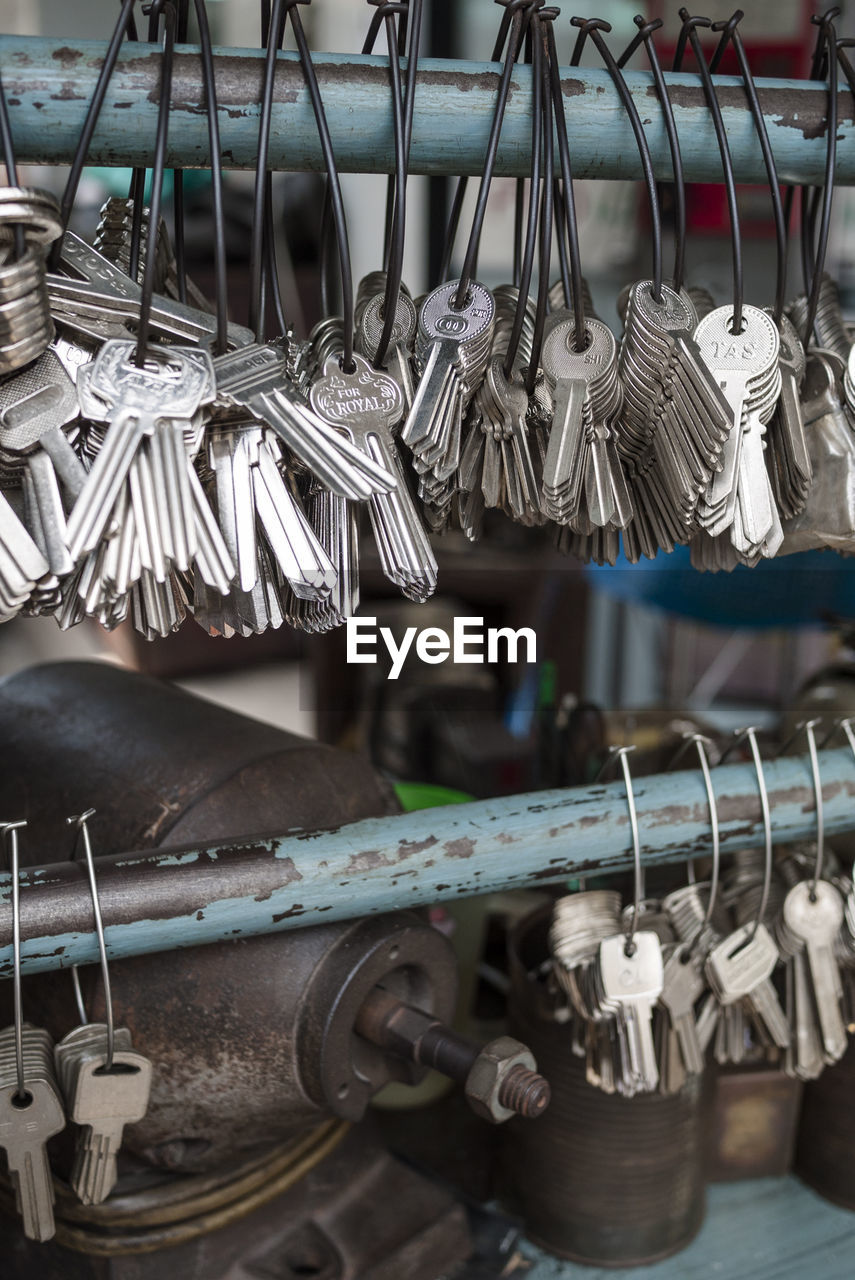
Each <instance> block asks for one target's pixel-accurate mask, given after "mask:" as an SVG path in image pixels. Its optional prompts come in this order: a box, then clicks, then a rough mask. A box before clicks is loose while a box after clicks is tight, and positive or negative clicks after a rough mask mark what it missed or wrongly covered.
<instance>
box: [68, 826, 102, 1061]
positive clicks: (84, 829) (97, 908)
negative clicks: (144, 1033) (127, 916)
mask: <svg viewBox="0 0 855 1280" xmlns="http://www.w3.org/2000/svg"><path fill="white" fill-rule="evenodd" d="M94 814H95V810H94V809H87V810H86V812H85V813H81V814H78V815H76V816H75V817H72V818H66V820H65V821H66V823H67V824H68V825H69V826H71V825H72V824H73V825H75V826H76V827H77V834H78V835H82V837H83V849H84V853H85V856H86V872H87V875H88V877H89V891H90V893H91V894H92V913H93V915H94V917H95V932H96V934H97V936H98V954H99V955H100V957H101V982H102V985H103V987H104V1006H105V1009H106V1021H107V1060H106V1062H105V1064H104V1070H105V1071H107V1072H110V1071H112V1069H113V1047H114V1029H113V993H112V990H111V987H110V966H109V964H108V963H107V942H106V939H105V937H104V922H103V920H102V918H101V900H100V897H99V894H98V882H97V880H96V878H95V859H94V858H93V856H92V842H91V840H90V839H89V827H88V826H87V822H88V820H89V818H91V817H93V816H94ZM76 843H77V841H76V839H75V845H76ZM74 856H75V850H72V854H71V857H72V861H73V860H74ZM71 977H72V981H73V983H74V994H75V996H76V999H77V1008H78V1010H79V1012H80V1020H81V1022H83V1023H86V1022H88V1018H87V1017H86V1007H85V1005H84V1003H83V992H82V991H81V989H80V975H79V973H78V971H77V965H72V968H71Z"/></svg>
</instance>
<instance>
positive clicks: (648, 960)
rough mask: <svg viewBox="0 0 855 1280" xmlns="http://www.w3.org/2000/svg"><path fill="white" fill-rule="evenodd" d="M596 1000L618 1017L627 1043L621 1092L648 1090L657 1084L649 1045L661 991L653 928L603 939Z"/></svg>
mask: <svg viewBox="0 0 855 1280" xmlns="http://www.w3.org/2000/svg"><path fill="white" fill-rule="evenodd" d="M596 981H597V986H598V989H599V1002H600V1005H601V1007H602V1008H604V1009H609V1010H611V1011H612V1013H613V1014H614V1016H615V1019H616V1020H617V1024H618V1027H619V1029H620V1031H621V1033H622V1038H623V1039H624V1042H625V1044H626V1050H627V1064H626V1070H625V1071H624V1074H623V1080H622V1088H621V1092H622V1093H623V1094H624V1095H625V1096H627V1097H632V1096H633V1095H634V1094H636V1093H652V1092H653V1091H654V1090H655V1089H656V1087H657V1086H658V1084H659V1067H658V1063H657V1061H656V1050H655V1047H654V1043H653V1010H654V1007H655V1005H656V1003H657V1001H658V1000H659V997H660V996H661V995H662V986H663V981H664V971H663V963H662V944H661V943H660V941H659V938H658V936H657V935H656V934H655V933H653V932H652V931H648V930H636V931H635V932H634V933H633V934H632V936H631V938H630V937H627V935H626V934H623V933H618V934H614V935H613V936H612V937H610V938H604V939H603V940H602V942H601V943H600V949H599V953H598V955H597V966H596Z"/></svg>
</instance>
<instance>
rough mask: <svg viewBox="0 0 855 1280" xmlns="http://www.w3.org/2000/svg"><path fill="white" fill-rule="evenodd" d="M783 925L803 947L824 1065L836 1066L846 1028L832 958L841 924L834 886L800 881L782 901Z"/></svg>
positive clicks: (837, 893)
mask: <svg viewBox="0 0 855 1280" xmlns="http://www.w3.org/2000/svg"><path fill="white" fill-rule="evenodd" d="M783 921H784V924H785V925H786V928H787V930H788V932H789V934H790V935H791V936H792V938H793V939H794V940H795V942H796V944H797V945H798V944H800V945H801V946H803V947H804V949H805V952H806V955H807V962H808V969H809V972H810V985H811V989H812V991H813V997H814V1000H815V1001H816V1011H817V1016H818V1019H819V1028H820V1034H821V1038H822V1044H823V1048H824V1052H825V1060H826V1062H837V1061H838V1059H839V1058H841V1057H842V1056H843V1054H844V1053H845V1051H846V1025H845V1023H844V1021H843V1016H842V1013H841V1008H840V1004H841V1000H842V996H843V988H842V985H841V982H840V972H839V969H838V967H837V961H836V960H835V958H834V944H835V941H836V938H837V935H838V933H839V931H840V927H841V925H842V924H843V899H842V898H841V896H840V894H839V892H838V891H837V889H835V887H834V885H832V884H829V883H828V882H827V881H826V880H817V881H816V883H815V884H813V885H811V884H810V883H809V882H808V881H806V880H804V881H802V882H801V883H799V884H797V885H795V886H794V887H793V888H792V889H790V891H789V893H788V894H787V896H786V898H785V899H784V907H783Z"/></svg>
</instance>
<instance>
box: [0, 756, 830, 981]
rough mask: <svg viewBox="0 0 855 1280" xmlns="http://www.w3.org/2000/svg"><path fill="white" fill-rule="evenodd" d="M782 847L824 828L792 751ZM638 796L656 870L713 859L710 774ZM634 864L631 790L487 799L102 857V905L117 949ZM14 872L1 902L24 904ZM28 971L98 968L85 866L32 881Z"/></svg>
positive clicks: (651, 781)
mask: <svg viewBox="0 0 855 1280" xmlns="http://www.w3.org/2000/svg"><path fill="white" fill-rule="evenodd" d="M820 776H821V778H822V783H823V808H824V817H825V830H826V833H827V834H828V835H833V834H834V833H836V832H840V831H847V830H851V829H852V827H853V825H855V805H853V800H855V759H853V755H852V752H851V751H850V750H849V749H848V748H847V749H845V750H836V751H824V752H822V753H820ZM765 777H766V784H767V788H768V792H769V803H770V806H771V812H772V826H773V838H774V840H775V841H776V842H777V843H791V842H793V841H797V840H805V839H810V838H811V837H812V836H813V835H814V833H815V829H816V815H815V808H814V792H813V785H812V782H811V772H810V762H809V759H808V757H806V756H789V757H785V758H783V759H780V760H773V761H770V762H769V763H768V764H767V765H766V766H765ZM713 782H714V786H715V792H716V798H717V808H718V816H719V823H720V828H721V847H722V850H723V851H724V852H729V851H732V850H734V849H741V848H745V847H746V846H750V845H758V844H762V842H763V826H762V819H761V810H760V799H759V795H758V790H757V780H756V775H755V773H754V767H753V765H750V764H735V765H724V766H722V767H719V768H718V769H716V770H714V772H713ZM635 801H636V807H637V811H638V823H639V830H640V835H641V848H642V856H643V859H644V861H645V862H646V863H648V864H652V863H656V862H676V861H685V859H686V858H688V857H689V856H693V855H694V856H702V855H704V854H706V853H708V851H709V847H710V826H709V810H708V807H707V794H706V790H705V787H704V783H703V778H702V775H701V773H700V772H694V771H685V772H674V773H665V774H657V775H654V776H652V777H647V778H640V779H638V781H637V782H636V784H635ZM631 865H632V844H631V836H630V830H629V821H628V816H627V804H626V796H625V793H624V790H623V784H622V783H609V784H608V785H600V786H593V787H577V788H569V789H567V790H563V791H541V792H534V793H532V794H529V795H521V796H508V797H502V798H499V799H494V800H481V801H476V802H474V803H471V804H464V805H452V806H449V807H447V808H439V809H425V810H420V811H418V812H416V813H409V814H400V815H396V816H394V817H387V818H372V819H368V820H365V821H362V822H356V823H353V824H351V825H349V826H345V827H341V828H339V829H338V830H335V831H321V832H301V833H300V834H298V835H294V834H286V835H282V836H276V837H272V838H270V839H266V840H257V841H249V840H246V841H242V842H240V843H237V842H235V843H231V844H226V845H221V846H216V847H210V848H205V849H194V850H188V851H186V852H175V851H172V852H157V851H151V852H148V853H137V854H132V853H131V854H117V855H114V856H112V857H102V858H99V859H98V888H99V898H100V904H101V912H102V915H103V919H104V925H105V928H106V933H107V941H108V949H109V952H110V954H111V955H112V956H116V957H119V956H131V955H143V954H145V953H147V952H152V951H167V950H170V949H171V948H177V947H193V946H200V945H202V944H204V943H208V942H218V941H224V940H231V939H233V938H235V937H249V936H252V935H254V934H262V933H273V932H277V931H279V930H283V929H294V928H303V927H306V926H308V925H312V924H326V923H329V922H330V921H333V920H342V919H349V918H352V917H357V916H362V915H372V914H376V913H379V912H384V911H394V910H397V909H400V908H404V907H417V906H424V905H427V904H429V903H434V902H442V901H446V902H447V901H452V902H453V901H456V900H457V899H458V898H460V897H467V896H474V895H477V894H484V893H491V892H494V891H498V890H502V889H518V888H521V887H524V886H526V885H532V884H560V883H561V882H562V881H566V880H567V879H568V878H572V877H576V876H579V875H584V874H585V873H590V872H592V871H594V870H596V871H597V872H607V871H617V870H622V869H624V868H626V867H629V866H631ZM10 897H11V885H10V877H9V875H8V874H5V875H3V876H0V904H2V905H3V906H4V907H5V906H6V905H7V904H8V903H9V902H10ZM20 901H21V937H22V957H23V970H24V972H38V971H45V970H50V969H60V968H65V967H67V966H69V965H71V964H91V963H95V962H97V960H98V949H97V938H96V935H95V933H94V932H93V929H94V924H93V918H92V902H91V898H90V894H89V887H88V883H87V881H86V872H85V868H84V866H83V864H82V863H81V862H74V863H72V862H68V861H67V862H63V863H57V864H54V865H53V866H50V867H45V868H42V869H31V870H29V871H27V872H24V873H22V875H21V895H20ZM11 965H12V947H11V911H9V910H8V909H7V910H4V911H3V919H2V921H0V977H3V976H8V975H9V974H10V972H11Z"/></svg>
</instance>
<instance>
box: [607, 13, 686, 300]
mask: <svg viewBox="0 0 855 1280" xmlns="http://www.w3.org/2000/svg"><path fill="white" fill-rule="evenodd" d="M633 22H634V23H635V25H636V26H637V27H638V32H637V33H636V35H635V36H633V38H632V40H631V41H630V43H629V45H628V46H627V48H626V49H625V50H624V52H623V53H622V54H621V56H620V57H619V58H618V60H617V64H618V66H619V67H620V68H621V69H622V68H623V67H624V66H625V65H626V63H627V62H628V61H629V59H630V58H631V57H632V55H633V54H634V53H635V51H636V49H637V48H638V47H639V45H640V44H641V43H642V41H643V42H644V47H645V49H646V50H647V58H648V61H649V63H650V70H651V72H652V73H653V82H654V84H655V85H656V93H657V95H658V97H659V102H660V105H661V107H662V118H663V121H664V124H665V133H666V134H667V137H668V149H669V151H670V152H671V168H672V170H673V173H674V183H673V186H674V273H673V277H672V283H673V287H674V289H675V290H676V291H677V292H678V293H679V292H680V290H681V289H682V287H683V276H684V274H685V270H686V182H685V179H684V177H683V156H682V152H681V151H680V136H679V134H678V132H677V123H676V121H675V119H674V108H673V106H672V105H671V95H670V94H669V92H668V86H667V84H666V83H665V76H664V75H663V72H662V64H661V62H660V61H659V54H658V53H657V52H656V45H655V43H654V40H653V33H654V31H658V30H659V29H660V27H662V26H663V22H662V19H661V18H654V20H653V21H652V22H645V20H644V18H643V17H642V15H641V14H640V13H638V14H636V15H635V17H634V18H633Z"/></svg>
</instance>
